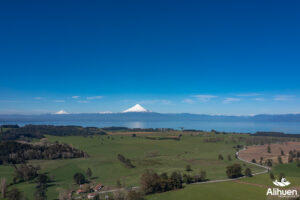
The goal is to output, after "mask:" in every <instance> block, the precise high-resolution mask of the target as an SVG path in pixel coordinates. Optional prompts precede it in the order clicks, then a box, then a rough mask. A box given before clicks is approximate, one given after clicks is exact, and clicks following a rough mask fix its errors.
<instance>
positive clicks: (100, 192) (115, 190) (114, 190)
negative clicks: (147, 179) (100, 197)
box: [98, 148, 271, 194]
mask: <svg viewBox="0 0 300 200" xmlns="http://www.w3.org/2000/svg"><path fill="white" fill-rule="evenodd" d="M245 150H246V148H244V149H242V150H240V151H238V152H236V157H237V159H239V160H241V161H243V162H246V163H248V164H251V165H256V166H258V167H262V168H264V169H265V170H264V171H261V172H257V173H254V174H252V175H253V176H255V175H259V174H265V173H268V172H269V170H270V169H271V168H269V167H266V166H263V165H259V164H257V163H252V162H249V161H247V160H244V159H242V158H240V156H239V153H240V152H241V151H245ZM245 177H246V176H242V177H239V178H234V179H230V178H227V179H219V180H211V181H205V182H197V183H191V184H194V185H195V184H197V185H199V184H208V183H220V182H226V181H236V180H239V179H243V178H245ZM139 188H140V187H139V186H134V187H132V188H131V189H132V190H138V189H139ZM124 189H125V188H119V189H112V190H106V191H99V192H98V193H99V194H105V193H111V192H117V191H122V190H124Z"/></svg>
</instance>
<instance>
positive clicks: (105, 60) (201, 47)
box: [0, 1, 300, 115]
mask: <svg viewBox="0 0 300 200" xmlns="http://www.w3.org/2000/svg"><path fill="white" fill-rule="evenodd" d="M299 7H300V2H299V1H291V2H289V3H284V2H282V1H263V2H262V1H243V2H241V1H231V2H224V1H216V2H201V1H188V2H186V1H185V2H180V1H165V2H164V3H162V2H161V1H128V2H124V1H96V2H83V1H82V2H81V1H76V2H73V3H72V4H70V3H68V2H66V1H51V2H46V1H42V2H41V1H30V2H22V1H17V2H9V1H7V2H1V6H0V25H1V27H2V29H3V30H5V31H1V32H0V42H1V46H0V68H1V74H2V76H1V79H0V114H42V113H55V112H57V111H59V110H65V111H66V112H68V113H96V112H121V111H123V110H125V109H127V108H129V107H131V106H133V105H135V104H137V103H139V104H141V105H142V106H143V107H145V108H147V109H149V110H151V111H153V112H160V113H195V114H210V115H253V114H287V113H291V114H294V113H300V101H299V100H300V88H299V86H300V79H299V77H300V68H299V66H300V59H299V55H300V52H299V46H300V39H299V35H300V26H298V24H299V21H300V13H299V11H298V9H297V8H299Z"/></svg>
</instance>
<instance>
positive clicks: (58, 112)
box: [55, 110, 69, 115]
mask: <svg viewBox="0 0 300 200" xmlns="http://www.w3.org/2000/svg"><path fill="white" fill-rule="evenodd" d="M55 114H57V115H65V114H69V113H68V112H66V111H64V110H60V111H57V112H56V113H55Z"/></svg>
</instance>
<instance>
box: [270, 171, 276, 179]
mask: <svg viewBox="0 0 300 200" xmlns="http://www.w3.org/2000/svg"><path fill="white" fill-rule="evenodd" d="M270 179H272V180H274V179H275V176H274V174H273V173H272V172H271V173H270Z"/></svg>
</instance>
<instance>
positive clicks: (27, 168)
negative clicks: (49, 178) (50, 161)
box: [13, 164, 39, 183]
mask: <svg viewBox="0 0 300 200" xmlns="http://www.w3.org/2000/svg"><path fill="white" fill-rule="evenodd" d="M14 167H15V170H14V178H13V182H14V183H19V182H24V181H30V180H33V179H35V178H36V177H37V176H38V170H39V167H34V166H32V165H28V164H21V165H14Z"/></svg>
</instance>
